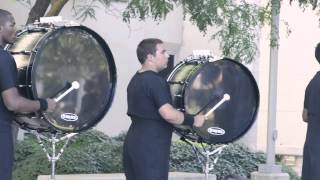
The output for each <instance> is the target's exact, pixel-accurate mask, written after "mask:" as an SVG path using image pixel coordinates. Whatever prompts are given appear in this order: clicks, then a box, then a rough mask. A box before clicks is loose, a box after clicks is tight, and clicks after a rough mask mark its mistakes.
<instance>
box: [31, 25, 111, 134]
mask: <svg viewBox="0 0 320 180" xmlns="http://www.w3.org/2000/svg"><path fill="white" fill-rule="evenodd" d="M74 28H78V29H81V30H84V31H86V32H87V33H88V34H90V35H92V36H93V37H94V38H95V39H96V40H97V42H98V43H99V44H100V46H101V48H102V50H103V51H104V54H105V57H106V59H107V62H108V66H109V71H110V73H109V75H110V80H111V82H110V84H111V86H110V87H111V88H110V89H109V92H110V93H109V94H110V97H109V98H108V102H106V103H105V107H104V108H103V109H102V110H101V112H100V113H99V114H98V115H97V116H96V118H94V120H92V121H90V122H87V123H85V124H87V125H86V126H85V127H81V128H79V129H76V130H68V129H61V128H58V127H57V126H55V125H54V124H52V123H51V121H49V120H48V119H47V115H46V114H45V113H44V112H40V115H41V116H42V117H44V118H45V119H46V122H48V124H49V125H50V126H51V127H52V128H54V129H55V130H57V131H60V132H80V131H84V130H87V129H90V128H93V127H94V126H95V125H96V124H98V123H99V122H100V121H101V120H102V119H103V117H104V116H105V115H106V114H107V112H108V111H109V109H110V107H111V105H112V103H113V99H114V95H115V90H116V85H117V69H116V65H115V61H114V58H113V55H112V52H111V49H110V47H109V46H108V44H107V43H106V41H105V40H104V39H103V38H102V37H101V36H100V35H99V34H98V33H96V32H94V31H93V30H91V29H89V28H88V27H86V26H82V25H80V26H70V27H66V26H63V27H60V28H57V29H55V30H53V31H49V32H47V34H46V35H45V37H46V38H47V37H49V36H51V35H54V34H55V33H58V32H60V31H62V30H66V29H74ZM46 38H41V39H40V40H39V42H38V44H37V48H38V51H41V49H42V48H43V46H42V43H43V41H44V40H45V39H46ZM38 56H39V53H37V54H36V55H35V56H34V57H33V59H32V67H33V68H32V70H31V75H30V76H31V81H30V82H35V74H36V72H35V69H36V67H37V64H38V62H37V61H36V58H37V57H38ZM30 58H31V57H30ZM31 91H32V95H33V97H34V98H39V97H38V93H37V90H36V84H35V83H34V86H31Z"/></svg>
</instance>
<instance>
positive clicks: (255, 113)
mask: <svg viewBox="0 0 320 180" xmlns="http://www.w3.org/2000/svg"><path fill="white" fill-rule="evenodd" d="M219 61H230V62H232V63H235V64H236V65H238V66H239V67H240V68H241V69H242V70H244V72H245V73H246V74H247V75H248V78H249V79H250V80H251V82H252V86H253V87H252V88H253V89H254V91H255V92H256V107H255V109H254V112H253V115H252V118H251V120H250V124H249V125H248V126H247V127H246V128H245V129H244V130H243V131H242V133H240V134H239V135H237V136H235V137H233V138H231V139H228V140H224V141H219V142H211V141H210V140H209V139H207V138H203V137H200V136H199V135H198V131H199V129H200V128H196V127H192V128H191V129H190V130H191V131H194V132H195V133H196V134H197V136H198V139H191V140H192V141H199V142H204V143H207V144H226V143H230V142H233V141H235V140H237V139H239V138H241V137H243V136H244V135H245V134H246V133H247V132H248V131H249V130H250V129H251V127H252V126H253V124H254V123H255V120H256V118H257V114H258V110H259V105H260V92H259V88H258V84H257V82H256V80H255V78H254V76H253V75H252V73H251V71H250V70H249V69H248V68H247V67H246V66H245V65H243V64H241V63H240V62H238V61H236V60H233V59H231V58H227V57H224V58H222V59H218V60H215V61H211V62H212V63H215V62H219ZM182 64H183V63H182ZM181 66H182V65H180V66H179V67H177V69H178V68H180V67H181ZM200 70H201V67H200V68H199V69H198V70H197V71H196V72H195V74H193V75H192V76H191V79H188V80H192V77H195V76H196V75H197V74H198V72H199V71H200ZM173 72H174V71H172V73H173ZM182 89H183V92H182V94H185V93H186V92H185V91H186V90H187V89H186V88H182ZM185 98H186V96H184V97H183V108H184V109H185V102H186V100H185ZM174 129H175V131H176V133H177V134H179V135H180V136H183V137H184V138H187V139H189V137H187V136H185V135H184V134H185V133H186V132H185V131H186V130H183V129H180V128H178V127H177V126H174ZM189 134H190V133H189Z"/></svg>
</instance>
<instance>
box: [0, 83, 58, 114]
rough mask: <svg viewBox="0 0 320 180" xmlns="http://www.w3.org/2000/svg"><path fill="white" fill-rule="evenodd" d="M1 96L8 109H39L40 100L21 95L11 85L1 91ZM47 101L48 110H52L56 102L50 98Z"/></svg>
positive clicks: (31, 110) (27, 110)
mask: <svg viewBox="0 0 320 180" xmlns="http://www.w3.org/2000/svg"><path fill="white" fill-rule="evenodd" d="M1 96H2V99H3V102H4V104H5V106H6V107H7V108H8V109H9V110H10V111H15V112H35V111H38V110H40V102H39V101H38V100H30V99H27V98H24V97H22V96H21V95H20V94H19V92H18V89H17V88H16V87H12V88H9V89H6V90H4V91H3V92H2V93H1ZM47 102H48V111H52V110H54V108H55V106H56V103H55V102H54V101H53V100H51V99H47Z"/></svg>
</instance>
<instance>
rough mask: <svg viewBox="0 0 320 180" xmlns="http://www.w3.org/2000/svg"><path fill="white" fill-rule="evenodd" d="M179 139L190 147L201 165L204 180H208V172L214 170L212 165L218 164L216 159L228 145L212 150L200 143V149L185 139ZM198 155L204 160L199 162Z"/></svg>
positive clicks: (210, 147)
mask: <svg viewBox="0 0 320 180" xmlns="http://www.w3.org/2000/svg"><path fill="white" fill-rule="evenodd" d="M180 139H181V140H182V141H184V142H185V143H187V144H188V145H190V146H191V147H192V149H193V151H194V153H195V154H196V156H197V159H198V162H199V164H202V165H203V166H202V170H203V172H204V174H205V180H209V173H210V171H212V170H213V169H214V165H215V164H216V163H217V162H218V159H219V156H220V155H221V153H222V150H223V149H224V148H225V147H227V146H228V145H226V144H223V145H221V146H220V147H218V148H216V149H213V150H212V145H209V146H208V147H206V146H205V145H204V142H200V144H201V148H200V147H198V146H195V144H193V143H192V142H190V141H189V140H187V139H185V138H184V137H181V138H180ZM199 155H201V156H202V157H204V158H205V160H201V158H200V156H199ZM210 156H215V157H210ZM213 158H214V159H213Z"/></svg>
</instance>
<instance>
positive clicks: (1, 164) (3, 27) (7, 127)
mask: <svg viewBox="0 0 320 180" xmlns="http://www.w3.org/2000/svg"><path fill="white" fill-rule="evenodd" d="M15 37H16V35H15V20H14V18H13V16H12V14H11V13H10V12H8V11H6V10H2V9H0V91H1V96H0V179H1V180H11V179H12V177H11V176H12V175H11V174H12V165H13V138H12V133H11V124H12V122H13V120H14V114H13V112H35V111H39V110H41V111H53V110H54V108H55V106H56V103H55V101H54V100H52V99H39V100H35V101H33V100H29V99H26V98H24V97H22V96H21V95H20V94H19V93H18V90H17V66H16V63H15V61H14V59H13V57H12V56H11V54H10V53H9V52H7V51H6V50H4V46H5V45H6V44H12V43H14V41H15Z"/></svg>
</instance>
